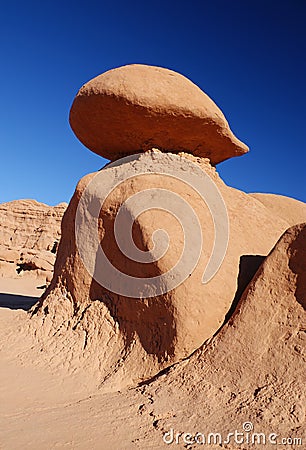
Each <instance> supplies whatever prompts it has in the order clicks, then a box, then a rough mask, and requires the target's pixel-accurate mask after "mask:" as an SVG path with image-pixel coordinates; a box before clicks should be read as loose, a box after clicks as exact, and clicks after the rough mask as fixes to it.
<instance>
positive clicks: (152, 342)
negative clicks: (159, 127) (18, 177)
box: [0, 68, 306, 450]
mask: <svg viewBox="0 0 306 450" xmlns="http://www.w3.org/2000/svg"><path fill="white" fill-rule="evenodd" d="M116 70H118V69H116ZM124 70H126V69H124ZM154 70H155V69H154ZM163 70H164V69H163ZM163 70H162V71H161V73H160V77H161V85H160V86H162V87H163V83H164V82H165V81H164V76H166V77H168V76H169V74H168V73H166V74H165V73H163ZM131 71H132V72H133V71H134V68H132V69H131ZM145 71H147V69H145ZM149 72H150V71H149ZM117 73H118V72H116V71H115V76H114V79H112V78H110V79H109V78H108V77H109V75H107V77H106V81H107V83H106V85H105V86H106V87H107V89H108V90H107V89H106V87H105V86H104V85H103V82H104V81H103V80H104V78H103V75H102V76H101V77H102V78H99V77H98V87H97V86H96V84H97V79H95V80H94V81H93V83H91V82H90V83H89V84H87V85H85V88H86V89H88V86H89V87H90V86H91V87H90V89H91V91H90V93H88V92H87V91H86V89H85V88H84V89H85V90H84V89H83V91H82V89H81V91H80V92H81V93H82V92H83V94H84V92H85V91H86V93H87V94H86V95H88V97H90V98H91V97H93V98H91V99H90V101H93V104H92V108H93V109H94V108H95V107H96V110H95V114H96V118H97V121H98V122H99V121H100V120H102V119H101V117H99V114H101V105H100V103H99V102H100V100H101V99H99V98H98V100H97V98H95V96H97V97H99V95H100V94H101V92H102V94H103V95H106V96H107V95H109V92H110V91H111V89H115V92H117V93H118V92H119V91H118V86H119V87H120V89H121V90H122V89H123V87H124V83H123V84H122V82H118V77H117ZM157 73H159V71H157ZM155 75H156V73H155ZM156 76H157V75H156ZM173 76H175V75H173ZM153 78H154V77H153ZM101 80H102V81H101ZM119 80H120V77H119ZM131 80H133V77H131ZM131 80H129V83H131ZM144 80H146V79H145V78H144ZM136 81H137V80H136ZM136 81H135V80H134V83H132V85H130V84H129V83H128V82H127V90H126V92H125V91H124V92H123V94H122V92H121V93H120V96H121V97H120V98H121V99H122V98H125V97H126V98H127V97H128V96H129V95H130V92H131V91H130V89H131V86H134V88H135V86H136V87H137V89H136V88H135V89H136V90H138V91H137V95H138V94H139V98H141V93H142V86H143V85H142V81H143V80H140V81H139V80H138V81H137V82H136ZM153 81H154V83H153ZM153 81H152V86H153V87H154V86H157V88H158V86H159V85H158V76H157V79H155V78H154V80H153ZM187 81H188V80H187ZM146 82H147V83H148V81H146ZM177 82H178V84H179V85H180V83H181V82H182V83H183V84H184V83H185V82H186V81H185V80H183V81H182V80H181V79H180V78H179V77H178V81H177ZM99 83H102V85H101V84H99ZM112 83H113V84H112ZM139 83H140V84H139ZM152 86H151V87H152ZM153 87H152V90H151V91H150V92H149V94H150V95H148V97H146V102H147V104H146V105H145V106H146V107H147V108H148V109H150V108H151V111H154V105H155V106H156V105H157V109H156V111H157V113H158V111H163V114H165V115H167V108H166V107H165V108H164V110H162V108H161V105H160V104H159V103H158V102H157V103H156V98H155V97H154V95H155V94H156V93H159V92H161V91H162V92H163V89H162V88H160V89H161V91H160V90H159V88H158V89H157V88H156V89H155V91H154V89H153ZM104 88H105V89H104ZM103 89H104V91H103ZM188 89H189V88H188ZM188 89H187V92H189V91H188ZM190 89H191V90H193V89H197V88H196V87H195V86H194V85H191V86H190ZM196 92H197V91H196ZM181 94H182V93H181V92H180V95H179V96H178V97H177V99H178V100H177V101H178V104H177V105H176V107H177V108H174V110H175V111H176V113H177V114H178V116H179V115H180V114H181V111H182V109H183V106H182V105H181V104H180V102H182V101H183V100H182V98H183V97H182V96H181ZM103 95H102V96H103ZM118 95H119V94H118ZM198 95H199V96H200V97H201V91H200V93H198ZM79 96H80V94H78V96H77V98H78V97H79ZM172 96H173V98H175V92H174V93H172ZM132 97H133V96H132ZM157 97H158V95H157ZM133 98H134V99H135V98H136V97H135V96H134V97H133ZM158 98H159V99H162V102H164V97H163V96H161V97H158ZM172 100H173V99H172ZM81 101H82V102H83V101H84V99H82V100H81ZM120 101H121V100H120ZM137 101H138V100H137V98H136V100H135V102H136V103H137ZM154 102H155V103H154ZM207 102H208V100H207ZM119 103H120V102H119ZM152 104H153V106H152ZM194 104H196V99H195V100H194ZM207 104H210V103H209V102H208V103H207ZM80 105H81V103H79V106H80ZM95 105H96V106H95ZM174 106H175V105H174ZM75 107H76V106H75ZM128 107H129V108H132V109H133V107H135V108H136V110H137V111H138V106H137V104H135V105H133V104H132V103H129V104H128ZM214 107H215V105H214V104H213V103H212V106H211V108H212V109H208V116H209V117H210V115H211V114H212V111H213V110H214ZM152 108H153V109H152ZM180 108H181V109H180ZM216 108H217V107H216ZM156 111H155V112H156ZM168 112H169V110H168ZM206 112H207V111H206ZM172 113H173V111H172V112H171V111H170V112H169V114H170V115H171V114H172ZM176 113H175V114H176ZM221 114H222V113H221ZM153 116H154V114H153ZM80 117H81V116H80ZM148 117H149V118H150V117H151V116H150V114H149V116H148ZM155 117H156V115H155ZM71 118H72V120H75V118H74V119H73V115H72V116H71ZM151 119H152V117H151V118H150V120H151ZM181 119H182V120H183V118H182V117H181V118H180V120H181ZM78 120H79V119H78ZM113 120H114V121H115V122H116V121H117V120H118V118H117V119H113ZM160 120H161V119H160ZM223 120H224V121H225V119H223V116H222V121H223ZM211 123H213V122H210V125H211ZM79 124H81V125H82V126H83V125H84V120H81V121H80V122H79ZM117 125H118V124H117ZM125 125H126V124H124V125H123V128H124V127H125ZM78 126H79V125H78ZM222 127H224V128H223V131H224V130H226V129H227V128H226V122H222ZM222 127H221V128H222ZM85 128H86V127H85ZM207 130H208V131H207V136H208V137H209V136H210V137H211V136H214V127H212V128H210V126H208V129H207ZM209 130H210V131H209ZM125 132H126V128H124V129H123V135H124V133H125ZM211 132H212V135H211V134H210V133H211ZM224 132H225V131H224ZM169 133H170V135H171V136H174V135H175V129H171V128H169ZM190 133H191V135H190V136H191V137H192V129H191V130H190ZM226 133H230V130H229V128H228V129H227V131H226ZM77 134H78V133H77ZM190 136H189V138H190V139H191V137H190ZM229 136H230V134H227V138H228V137H229ZM194 137H196V138H197V139H199V135H198V130H197V128H196V127H194ZM219 137H220V139H221V140H222V133H221V134H220V136H219ZM100 138H101V136H99V139H100ZM102 138H103V136H102ZM138 138H139V136H137V139H138ZM223 138H224V136H223ZM227 138H224V139H225V142H229V141H228V140H227ZM232 138H233V139H234V137H232ZM235 139H236V138H235ZM191 140H192V139H191ZM145 142H146V137H144V138H143V142H142V143H143V144H145ZM207 142H209V139H208V141H207ZM213 142H214V140H213V139H212V141H211V145H212V147H211V151H212V153H213V151H214V150H215V157H216V158H215V159H214V158H210V157H209V153H205V154H203V155H202V156H198V153H197V152H195V151H194V149H192V148H191V149H190V150H189V149H186V148H185V146H184V152H182V151H181V150H182V149H181V148H179V147H178V148H177V149H176V150H177V151H173V152H172V151H171V148H165V149H164V148H161V149H155V148H150V149H149V150H148V149H147V148H146V146H145V145H143V146H142V145H140V148H137V151H136V148H135V152H134V155H133V156H132V157H131V158H129V159H125V160H119V161H116V163H114V164H110V165H107V166H106V167H105V168H104V169H103V170H101V171H99V172H95V173H92V174H88V175H86V176H85V177H84V178H82V179H81V180H80V182H79V183H78V185H77V186H76V189H75V192H74V195H73V197H72V199H71V201H70V203H69V205H68V207H67V205H66V204H60V205H58V206H55V207H49V206H47V205H44V204H40V203H38V202H35V201H33V200H21V201H14V202H9V203H6V204H4V205H0V218H1V221H0V263H1V264H0V271H1V272H0V274H1V276H0V400H1V401H0V421H1V432H0V448H1V449H5V450H6V449H8V450H10V449H11V450H15V449H19V448H22V449H37V450H41V449H46V450H47V449H55V448H59V449H62V448H63V449H64V448H71V449H84V450H87V449H97V450H98V449H99V450H100V449H103V450H104V449H105V450H108V449H114V450H125V449H126V450H130V449H141V450H142V449H163V448H168V447H174V448H188V449H196V448H209V449H220V448H223V449H229V450H232V449H239V450H247V449H256V450H258V449H260V448H266V449H274V448H278V447H279V446H281V448H291V449H295V450H297V449H302V448H303V446H305V442H306V437H305V412H306V409H305V408H306V407H305V405H306V402H305V400H306V399H305V396H306V395H305V394H306V393H305V385H306V376H305V343H306V336H305V330H306V320H305V306H306V270H305V261H306V204H304V203H303V202H300V201H297V200H295V199H290V198H287V197H284V196H278V195H274V194H247V193H244V192H242V191H240V190H238V189H234V188H232V187H230V186H227V185H226V184H225V183H224V181H223V180H222V179H221V178H220V176H219V174H218V170H217V168H216V167H215V163H216V161H218V158H219V157H220V154H218V151H219V150H218V148H215V149H214V147H213ZM89 147H90V145H89ZM241 148H242V147H241ZM243 148H244V147H243ZM229 149H230V147H229ZM92 150H93V151H97V149H96V148H92ZM113 150H114V153H113V155H114V158H113V159H117V158H118V157H119V156H120V155H119V154H118V153H116V152H117V150H116V147H114V149H113ZM188 150H189V151H188ZM202 150H203V149H202ZM202 150H201V151H202ZM232 150H233V148H232ZM244 150H246V148H244ZM98 152H100V154H104V153H103V152H104V149H103V145H102V144H101V146H100V147H99V149H98ZM122 152H123V154H128V153H129V152H130V151H129V149H127V148H124V147H122ZM234 153H235V152H234ZM231 156H235V154H232V155H231ZM236 156H237V155H236ZM226 157H230V156H229V154H228V155H227V156H226ZM226 157H225V158H224V159H226ZM174 168H175V177H174V176H172V177H171V176H170V177H169V176H166V174H168V175H169V174H172V173H173V170H174ZM129 174H131V176H130V175H129ZM189 175H192V176H194V177H195V178H192V180H196V181H195V184H193V185H190V184H189V185H188V183H186V182H185V181H184V180H186V177H188V176H189ZM199 180H200V182H201V183H204V186H205V189H204V194H203V192H202V191H201V183H200V184H199V185H197V186H198V189H195V185H196V183H197V182H198V181H199ZM112 183H113V184H114V186H115V188H114V189H113V190H112V191H111V192H108V190H107V189H108V188H107V187H108V186H111V185H112ZM210 189H212V190H210ZM148 192H149V194H148ZM165 192H167V195H168V197H167V195H166V197H165V198H164V194H165ZM211 192H212V193H213V195H211V194H209V193H211ZM139 193H141V194H142V195H143V193H145V194H146V195H149V197H146V199H148V198H149V203H148V200H146V202H144V203H142V200H141V197H139ZM150 195H151V196H150ZM104 197H105V198H106V200H105V201H104V200H103V199H104ZM133 197H135V198H136V201H135V202H134V204H133V203H132V202H131V201H130V200H131V199H133ZM167 199H168V200H169V199H170V201H168V200H167ZM167 201H168V203H167ZM177 202H178V203H177ZM218 202H219V203H218ZM220 202H221V203H220ZM187 203H188V205H190V206H191V207H192V211H194V213H195V215H196V217H197V219H196V218H195V217H194V216H193V215H192V214H193V213H191V212H190V214H189V212H188V213H187V212H185V209H184V208H185V207H186V208H187V206H186V204H187ZM148 204H149V206H150V208H148V207H147V206H148ZM176 204H177V205H179V207H178V208H176ZM143 205H144V207H143ZM222 205H223V206H222ZM141 207H143V210H141ZM175 208H176V209H175ZM222 208H224V210H223V209H222ZM140 210H141V211H142V212H141V214H139V215H137V214H138V211H140ZM174 210H175V212H176V214H177V216H173V214H170V213H173V211H174ZM186 211H187V210H186ZM188 211H189V210H188ZM224 211H226V214H225V213H224ZM120 214H121V216H120ZM180 214H181V216H182V217H181V219H180ZM119 216H120V217H121V220H123V222H121V225H120V221H117V220H118V217H119ZM187 216H188V217H187ZM179 219H180V220H181V221H180V220H179ZM130 223H132V226H130ZM91 224H93V228H91V226H92V225H91ZM120 226H121V228H120ZM197 227H199V230H200V231H201V232H202V235H203V236H204V239H203V242H201V245H198V244H199V241H197V236H196V233H195V230H198V228H197ZM158 229H162V230H166V231H167V239H169V241H167V239H166V237H165V234H159V235H157V234H154V233H155V231H156V230H158ZM190 229H191V231H192V232H191V235H190V236H189V234H188V230H189V231H190ZM120 233H121V234H120ZM129 233H130V234H129ZM118 236H119V237H120V236H121V237H122V236H123V240H122V241H120V240H118ZM216 236H217V238H216ZM129 238H132V240H133V241H134V243H135V245H134V247H133V246H131V247H128V246H126V243H127V242H128V239H129ZM154 239H155V240H154ZM158 239H159V240H158ZM222 239H223V240H222ZM217 241H218V242H217ZM165 242H169V246H168V247H165V248H166V250H165V248H164V247H163V245H164V244H165ZM186 242H187V243H188V245H185V244H186ZM220 242H221V244H220ZM160 246H161V247H160ZM131 248H132V250H133V252H134V253H133V257H131V253H129V251H130V250H131ZM160 249H162V251H161V250H160ZM216 249H217V250H216ZM163 250H165V251H163ZM185 252H186V255H187V256H185ZM218 252H219V253H218ZM195 255H196V257H195ZM212 255H213V256H214V257H215V260H214V261H215V271H212V276H211V277H210V278H208V279H207V280H206V282H204V283H203V280H204V275H205V274H206V275H207V271H208V268H209V267H211V265H210V262H211V259H212ZM216 255H217V256H216ZM103 257H106V259H103ZM145 258H147V259H145ZM177 260H183V261H184V264H183V266H178V267H179V269H178V271H177V272H175V271H174V272H172V271H171V270H172V267H176V262H177ZM107 261H109V262H111V265H109V264H108V263H107ZM144 261H145V264H144ZM190 261H191V262H192V263H193V262H194V261H195V264H194V267H193V265H191V266H190V267H189V264H190ZM216 261H217V262H216ZM114 268H115V269H116V271H115V272H113V269H114ZM169 274H171V275H169ZM203 274H204V275H203ZM180 277H182V278H180ZM131 278H132V279H133V283H132V285H130V284H129V283H130V279H131ZM177 279H178V280H179V281H178V282H177ZM155 280H156V281H155ZM135 283H138V284H137V286H138V287H137V289H138V291H137V290H136V291H137V292H138V294H137V295H135V292H134V291H133V288H134V287H135Z"/></svg>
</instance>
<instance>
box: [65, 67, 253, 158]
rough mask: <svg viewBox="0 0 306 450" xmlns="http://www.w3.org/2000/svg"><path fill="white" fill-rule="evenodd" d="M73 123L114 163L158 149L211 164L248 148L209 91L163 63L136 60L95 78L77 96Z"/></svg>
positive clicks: (81, 135) (96, 150)
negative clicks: (147, 62) (193, 156)
mask: <svg viewBox="0 0 306 450" xmlns="http://www.w3.org/2000/svg"><path fill="white" fill-rule="evenodd" d="M69 121H70V125H71V128H72V130H73V131H74V133H75V135H76V136H77V138H78V139H79V140H80V141H81V142H82V143H83V144H84V145H85V146H86V147H88V148H89V149H90V150H92V151H93V152H94V153H97V154H98V155H100V156H103V157H104V158H107V159H110V160H111V161H115V160H116V159H119V158H121V157H123V156H127V155H131V154H134V153H139V152H141V151H147V150H150V149H151V148H153V147H155V148H158V149H160V150H161V151H165V152H167V151H169V152H172V153H179V152H182V151H183V152H188V153H192V154H193V155H195V156H201V157H204V158H209V159H210V161H211V163H212V164H217V163H220V162H222V161H224V160H226V159H228V158H232V157H234V156H239V155H242V154H244V153H246V152H247V151H248V147H247V146H246V145H245V144H244V143H243V142H241V141H240V140H239V139H237V138H236V137H235V135H234V134H233V132H232V131H231V129H230V127H229V125H228V122H227V121H226V119H225V117H224V115H223V113H222V111H221V110H220V109H219V108H218V106H217V105H216V104H215V103H214V102H213V101H212V100H211V99H210V98H209V97H208V95H206V94H205V93H204V92H203V91H202V90H201V89H200V88H199V87H198V86H196V85H195V84H194V83H192V81H190V80H189V79H188V78H186V77H184V76H183V75H181V74H179V73H177V72H174V71H172V70H168V69H165V68H161V67H155V66H147V65H142V64H132V65H127V66H123V67H118V68H116V69H112V70H109V71H107V72H105V73H103V74H101V75H99V76H97V77H96V78H93V79H92V80H90V81H89V82H88V83H86V84H85V85H84V86H82V87H81V89H80V90H79V92H78V94H77V95H76V97H75V99H74V101H73V104H72V107H71V110H70V117H69Z"/></svg>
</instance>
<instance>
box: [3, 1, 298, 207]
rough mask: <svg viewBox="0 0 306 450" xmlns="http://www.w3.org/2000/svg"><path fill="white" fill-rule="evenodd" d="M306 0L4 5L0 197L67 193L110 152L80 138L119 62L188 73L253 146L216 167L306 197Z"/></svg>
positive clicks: (261, 186)
mask: <svg viewBox="0 0 306 450" xmlns="http://www.w3.org/2000/svg"><path fill="white" fill-rule="evenodd" d="M305 23H306V1H305V0H288V1H282V0H280V1H269V0H267V1H261V0H256V1H252V0H250V1H245V0H243V1H242V0H240V1H235V0H232V1H226V0H224V1H218V0H214V1H212V0H210V1H206V0H202V1H200V0H199V1H192V0H189V1H179V0H177V1H166V0H163V1H159V0H158V1H152V2H144V1H112V2H111V1H103V0H100V1H91V0H87V1H82V2H80V1H77V0H76V1H69V2H68V1H65V0H63V1H58V0H54V1H31V0H30V1H26V2H25V1H17V2H16V1H13V0H12V1H7V2H1V15H0V54H1V71H0V79H1V108H0V131H1V141H0V146H1V166H0V175H1V183H0V202H4V201H9V200H13V199H19V198H35V199H37V200H39V201H43V202H45V203H49V204H51V205H54V204H56V203H59V202H61V201H69V199H70V197H71V196H72V194H73V191H74V188H75V185H76V183H77V181H78V179H80V178H81V177H82V176H83V175H85V174H86V173H89V172H92V171H95V170H97V169H99V168H101V166H103V165H104V163H105V160H103V159H102V158H101V157H99V156H97V155H95V154H93V153H92V152H90V151H89V150H87V149H86V148H85V147H84V146H83V145H82V144H81V143H80V142H78V140H77V139H76V138H75V137H74V135H73V133H72V131H71V129H70V127H69V123H68V114H69V108H70V105H71V103H72V101H73V98H74V95H75V94H76V92H77V91H78V89H79V88H80V87H81V85H82V84H83V83H85V82H86V81H88V80H89V79H91V78H93V77H94V76H96V75H98V74H100V73H102V72H104V71H106V70H108V69H111V68H113V67H116V66H120V65H124V64H130V63H144V64H152V65H158V66H163V67H168V68H170V69H173V70H176V71H178V72H181V73H182V74H184V75H186V76H187V77H189V78H190V79H191V80H192V81H194V82H195V83H196V84H198V85H199V86H200V87H201V88H202V89H203V90H204V91H205V92H206V93H207V94H208V95H210V96H211V97H212V98H213V99H214V101H215V102H216V103H217V104H218V105H219V107H220V108H221V109H222V110H223V112H224V114H225V116H226V117H227V119H228V121H229V123H230V125H231V127H232V129H233V131H234V132H235V133H236V134H237V136H238V137H239V138H240V139H241V140H243V141H245V142H246V143H247V144H248V145H249V147H250V149H251V151H250V153H249V154H248V155H246V156H243V157H240V158H234V159H231V160H229V161H226V162H224V163H222V164H220V165H218V170H219V172H220V174H221V176H222V177H223V178H224V180H225V181H226V182H227V183H228V184H230V185H232V186H234V187H237V188H239V189H242V190H244V191H246V192H274V193H280V194H283V195H288V196H291V197H295V198H297V199H300V200H303V201H306V188H305V177H306V173H305V162H306V156H305V154H306V138H305V136H306V106H305V105H306V27H305Z"/></svg>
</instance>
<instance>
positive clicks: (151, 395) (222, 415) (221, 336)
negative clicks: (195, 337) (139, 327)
mask: <svg viewBox="0 0 306 450" xmlns="http://www.w3.org/2000/svg"><path fill="white" fill-rule="evenodd" d="M305 261H306V224H301V225H297V226H294V227H292V228H290V229H289V230H288V231H286V232H285V234H284V235H283V236H282V237H281V239H280V240H279V242H278V243H277V245H276V246H275V248H274V249H273V251H272V252H271V253H270V254H269V256H268V257H267V258H266V259H265V261H264V262H263V264H262V265H261V266H260V268H259V269H258V271H257V273H256V275H255V276H254V278H253V280H252V281H251V283H250V284H249V285H248V287H247V289H246V290H245V292H244V293H243V295H242V298H241V300H240V302H239V304H238V306H237V308H236V310H235V312H234V314H233V315H232V317H231V318H230V320H229V322H228V323H227V324H226V325H225V326H224V327H223V328H222V329H221V330H220V332H219V333H218V335H217V336H216V337H215V338H214V339H213V340H211V341H210V342H209V343H208V344H206V345H204V346H203V347H201V348H200V349H199V350H198V351H197V352H195V354H194V355H192V356H191V357H190V358H189V359H188V361H186V362H184V363H182V364H178V365H177V366H176V367H174V368H173V369H171V370H170V371H169V372H168V373H167V374H166V375H163V376H160V377H158V379H157V380H156V381H154V382H153V383H152V384H151V385H148V386H147V387H144V388H143V394H144V395H145V397H147V402H146V403H145V404H144V405H143V407H142V413H143V414H144V415H145V411H146V413H147V414H148V415H149V414H150V415H151V417H152V425H151V427H146V428H145V430H144V431H143V433H142V436H138V439H139V441H140V442H142V446H143V448H145V447H146V445H148V443H149V442H151V443H153V442H155V443H157V442H158V438H159V433H162V432H164V431H168V430H170V428H173V429H174V430H175V432H184V431H185V432H190V433H193V434H195V433H196V432H198V431H200V432H203V433H204V434H205V435H206V439H207V435H208V433H209V432H212V433H217V432H219V433H221V434H222V436H223V438H224V440H225V439H226V436H227V434H228V433H229V432H233V431H235V430H238V431H239V432H243V428H242V425H243V423H244V422H246V421H249V422H251V423H252V424H253V426H254V429H253V430H251V433H250V445H248V444H247V443H246V433H245V434H244V442H243V443H241V444H240V445H238V444H236V445H234V440H233V437H232V438H231V443H230V444H229V445H227V446H225V444H223V445H222V446H221V447H222V448H227V449H234V448H235V449H236V448H239V449H249V448H256V449H257V448H260V446H261V445H263V444H257V445H258V446H257V445H256V442H258V441H255V444H254V443H253V445H251V439H252V432H254V433H260V432H263V433H265V435H266V438H267V440H266V445H265V446H264V447H265V448H267V449H273V448H275V447H276V445H274V444H273V443H271V442H269V440H268V436H269V435H270V434H271V433H276V434H277V435H278V437H277V443H278V445H281V439H282V438H291V439H292V441H291V445H289V441H288V448H294V449H299V448H303V443H301V444H300V445H298V444H296V445H292V442H293V439H294V438H299V439H303V442H304V439H305V431H306V430H305V412H306V409H305V405H306V392H305V385H306V372H305V361H306V334H305V330H306V312H305V308H306V267H305ZM143 420H145V419H143ZM154 428H155V430H154ZM156 430H157V431H156ZM180 443H181V444H182V447H181V448H183V444H184V442H183V440H182V437H181V438H180ZM206 443H207V442H206ZM304 445H305V443H304ZM282 446H283V447H285V445H282ZM195 448H197V446H195ZM209 448H216V449H217V448H220V446H219V445H215V446H213V445H212V446H210V447H209Z"/></svg>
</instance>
